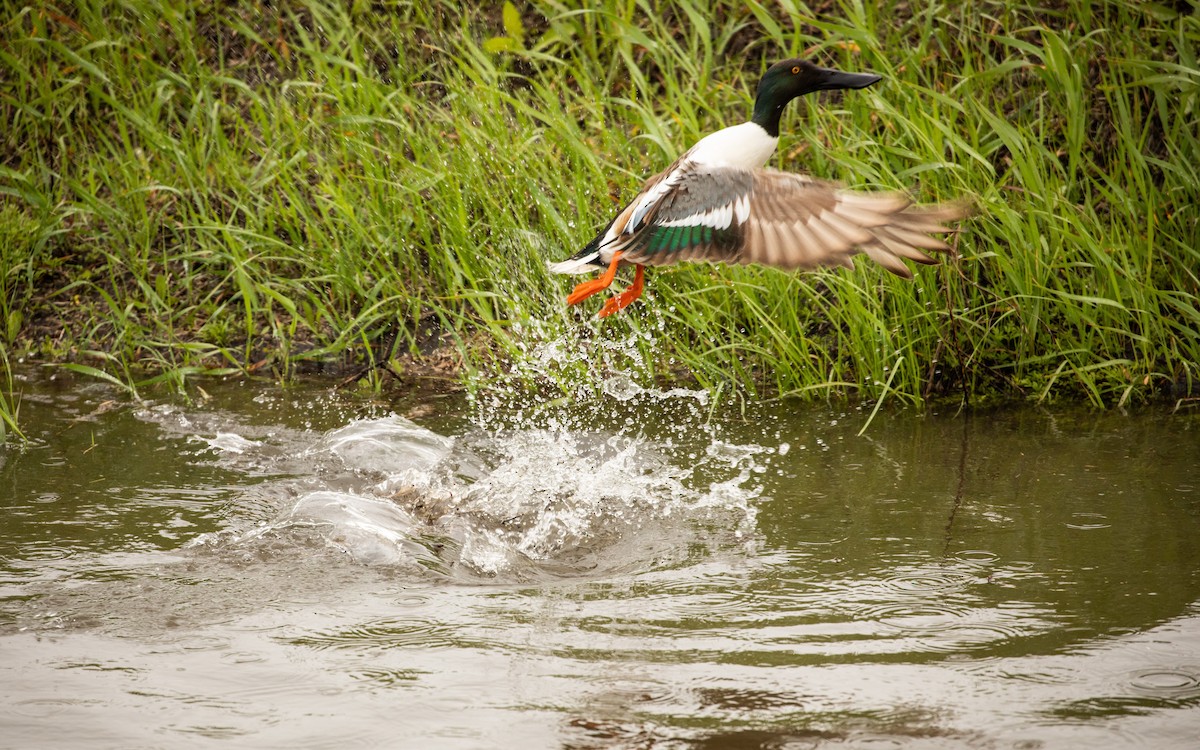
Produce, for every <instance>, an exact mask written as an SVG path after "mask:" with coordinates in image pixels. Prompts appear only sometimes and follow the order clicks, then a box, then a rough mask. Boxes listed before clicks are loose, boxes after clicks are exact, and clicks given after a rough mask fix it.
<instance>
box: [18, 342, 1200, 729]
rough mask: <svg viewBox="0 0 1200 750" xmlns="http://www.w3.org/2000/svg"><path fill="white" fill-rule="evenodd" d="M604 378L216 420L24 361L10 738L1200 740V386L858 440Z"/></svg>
mask: <svg viewBox="0 0 1200 750" xmlns="http://www.w3.org/2000/svg"><path fill="white" fill-rule="evenodd" d="M556 356H558V355H557V354H555V353H554V352H553V351H549V350H541V351H539V352H538V353H537V357H536V358H537V359H538V361H541V362H543V363H545V362H552V361H554V358H555V357H556ZM595 372H596V374H595V375H594V378H595V380H594V382H591V383H589V384H586V385H587V387H581V388H580V389H579V390H578V392H576V393H575V394H574V395H573V397H572V398H568V399H561V400H558V401H542V400H539V399H537V398H536V397H532V396H527V395H522V394H521V392H519V391H517V390H516V389H514V388H510V387H509V384H503V387H500V388H498V389H497V390H495V391H494V392H491V393H488V392H484V393H481V394H479V395H477V396H476V397H475V398H473V399H471V400H467V399H464V398H463V397H461V396H449V397H436V396H429V395H424V396H414V397H412V398H411V399H408V400H402V401H397V402H389V403H375V402H371V401H365V400H363V399H359V398H354V397H351V396H347V395H343V394H337V393H333V392H331V391H330V390H329V389H328V388H326V387H323V386H320V385H309V386H302V387H297V388H294V389H289V390H281V389H279V388H278V387H277V386H275V385H273V384H269V383H268V384H255V383H247V382H239V381H227V382H224V383H217V382H210V383H205V384H204V388H205V390H206V391H207V392H208V393H209V394H211V398H209V399H208V400H206V401H203V402H198V403H194V404H190V405H187V404H180V403H176V402H173V401H170V400H159V401H150V402H146V403H142V404H133V403H130V402H128V401H127V400H125V399H123V398H121V397H120V396H119V395H118V394H115V393H114V392H113V391H111V390H109V389H108V388H107V387H105V386H103V385H100V384H95V383H91V382H88V381H78V380H65V379H61V378H60V379H57V380H54V381H50V380H47V379H45V378H39V377H34V376H33V375H32V374H29V373H24V378H25V383H24V386H23V390H24V399H23V402H22V405H21V415H22V420H23V422H24V424H26V425H27V426H28V427H29V432H30V433H31V436H32V438H33V443H32V445H31V446H30V447H29V448H28V449H26V450H25V451H16V450H13V449H7V450H6V451H5V452H4V453H2V454H0V462H2V463H0V481H2V485H0V486H2V489H0V503H2V507H3V511H2V512H3V516H2V518H3V521H2V524H3V525H2V528H3V535H2V536H0V700H2V701H3V704H4V705H5V707H6V710H5V711H4V712H3V714H2V715H0V747H13V748H27V747H51V746H52V747H60V748H92V747H96V748H99V747H122V748H129V747H166V746H171V747H178V746H184V747H284V746H286V747H294V748H320V747H346V746H350V747H388V748H392V747H402V748H407V747H413V748H425V747H437V748H481V747H530V748H534V747H562V748H599V747H622V748H634V747H636V748H717V747H731V748H759V747H770V748H784V747H786V748H826V747H871V748H876V747H905V748H910V747H911V748H960V747H977V748H1043V747H1044V748H1056V747H1064V748H1075V747H1095V748H1104V747H1136V746H1144V747H1155V748H1176V747H1178V748H1185V747H1194V746H1195V738H1196V737H1200V710H1197V708H1198V707H1200V470H1198V469H1197V458H1198V457H1200V417H1198V416H1197V414H1196V411H1195V409H1192V410H1190V411H1188V410H1183V411H1181V412H1180V413H1175V414H1171V413H1168V412H1166V411H1161V410H1152V411H1146V412H1142V413H1137V414H1122V413H1095V412H1088V411H1077V410H1055V409H1040V410H1039V409H1032V408H1026V409H1016V410H1000V411H991V412H980V413H974V414H971V415H969V416H968V415H955V414H952V413H946V414H938V413H932V414H926V415H917V414H912V413H896V414H891V415H889V414H886V412H885V413H881V414H880V415H879V416H878V417H877V418H876V420H875V422H873V423H872V425H871V426H870V429H869V430H868V431H867V432H866V434H865V435H864V436H863V437H857V436H856V433H857V432H858V431H859V429H860V428H861V427H862V425H863V423H864V422H865V421H866V419H867V414H868V412H867V411H858V410H847V409H835V410H831V409H829V408H822V407H811V406H802V405H798V404H794V403H775V404H766V405H761V406H759V407H755V408H754V409H752V410H751V411H750V412H748V413H747V414H745V415H744V416H743V415H741V414H737V415H725V416H721V415H720V413H719V412H718V414H717V415H716V416H715V417H714V418H713V419H712V420H711V421H710V420H709V411H710V409H711V408H712V405H711V404H710V403H708V400H707V397H706V394H703V393H699V392H694V391H689V390H686V389H675V390H673V391H666V392H664V391H662V390H658V389H655V388H654V387H652V386H649V385H647V384H646V383H644V382H641V381H639V379H638V378H637V376H635V375H630V374H627V373H623V372H614V371H613V370H611V369H605V368H597V369H596V371H595ZM548 373H549V371H548V370H545V371H542V372H541V375H545V376H548ZM527 374H528V373H526V375H527ZM522 377H523V376H522Z"/></svg>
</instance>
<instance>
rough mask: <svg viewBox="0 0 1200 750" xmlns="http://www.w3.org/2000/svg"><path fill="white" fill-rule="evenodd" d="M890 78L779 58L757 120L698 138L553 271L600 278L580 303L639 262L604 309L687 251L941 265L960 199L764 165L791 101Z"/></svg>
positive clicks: (777, 262)
mask: <svg viewBox="0 0 1200 750" xmlns="http://www.w3.org/2000/svg"><path fill="white" fill-rule="evenodd" d="M881 80H883V77H882V76H879V75H876V74H874V73H848V72H843V71H840V70H835V69H833V68H827V67H821V66H819V65H817V64H815V63H813V62H811V61H809V60H806V59H803V58H791V59H787V60H782V61H780V62H777V63H775V64H774V65H772V66H770V67H769V68H768V69H767V71H766V73H764V74H763V76H762V78H761V79H760V80H759V83H758V89H757V91H756V94H755V99H754V109H753V111H752V113H751V117H750V119H749V121H747V122H743V123H741V124H739V125H733V126H730V127H727V128H724V129H722V130H718V131H717V132H715V133H712V134H710V135H708V136H705V137H704V138H702V139H701V140H699V141H698V142H697V143H696V144H695V145H694V146H692V147H691V148H690V149H688V150H687V151H686V152H685V153H684V154H683V155H682V156H680V157H679V158H678V159H677V160H676V161H675V162H674V163H673V164H671V166H669V167H667V168H666V169H665V170H664V171H662V172H660V173H659V174H657V175H655V176H653V177H651V178H650V179H648V180H646V182H645V183H644V184H643V185H642V189H641V192H639V193H638V194H637V195H636V196H635V197H634V198H633V200H631V201H630V202H629V203H628V204H626V205H625V207H624V208H622V209H621V211H620V212H618V213H617V215H616V216H614V217H613V219H612V220H611V221H610V222H608V225H607V226H605V227H604V228H603V229H601V230H600V232H599V233H598V234H597V235H596V236H595V238H593V239H592V241H591V242H589V243H588V244H587V245H585V246H584V247H583V249H581V250H580V251H579V252H577V253H575V254H574V255H572V256H571V257H570V258H567V259H566V260H564V261H561V262H558V263H550V264H549V268H550V270H551V271H552V272H554V273H561V274H585V273H593V272H595V271H596V270H597V269H599V270H601V271H603V273H601V274H600V276H598V277H596V278H592V279H589V280H587V281H584V282H582V283H580V284H578V285H577V286H575V288H574V289H573V290H572V292H571V293H570V295H569V296H568V297H567V304H568V305H576V304H579V303H580V302H583V301H584V300H586V299H588V298H589V297H591V296H593V295H595V294H598V293H600V292H602V291H604V290H606V289H608V288H609V287H611V286H612V284H613V281H614V280H615V278H616V274H617V269H618V268H619V267H623V266H629V265H632V266H634V267H635V271H634V278H633V284H632V285H630V286H629V287H628V288H627V289H625V290H624V291H622V292H621V293H620V294H617V295H616V296H613V297H611V298H609V299H608V300H607V301H606V302H605V304H604V306H603V307H602V308H601V310H600V313H599V317H602V318H603V317H607V316H609V315H612V314H613V313H615V312H617V311H619V310H622V309H624V308H626V307H628V306H629V305H630V304H632V303H633V302H634V301H635V300H637V299H638V298H639V297H640V296H641V295H642V292H643V291H644V289H645V268H646V266H665V265H670V264H674V263H679V262H683V261H709V262H715V263H739V264H752V263H753V264H759V265H764V266H771V267H775V268H782V269H787V270H798V269H813V268H818V267H834V266H845V267H849V268H853V267H854V264H853V263H852V262H851V258H852V257H853V256H855V255H858V254H860V253H861V254H865V255H866V256H867V257H868V258H870V259H871V260H872V261H874V262H875V263H877V264H879V265H880V266H883V268H885V269H887V270H888V271H890V272H892V273H894V274H896V275H897V276H901V277H904V278H909V279H911V278H912V275H913V274H912V270H911V269H910V268H909V267H908V265H906V264H905V262H904V261H906V260H909V261H914V262H916V263H921V264H933V263H936V262H937V261H935V260H934V259H933V258H931V257H930V256H929V255H927V254H926V252H927V251H929V252H948V251H949V250H950V247H949V245H947V244H946V242H945V241H944V240H943V239H941V238H939V237H937V236H935V235H945V234H949V233H951V232H953V231H955V230H954V229H953V228H952V226H949V225H951V224H952V223H953V222H955V221H958V220H959V219H961V218H963V217H964V216H965V215H966V211H965V209H964V207H963V206H962V204H943V205H926V206H919V205H916V204H914V203H913V202H912V201H911V200H910V199H909V198H908V197H907V196H906V195H904V194H901V193H894V192H856V191H851V190H846V189H843V188H842V186H841V185H839V184H837V183H834V182H828V181H824V180H819V179H816V178H813V177H810V176H808V175H803V174H798V173H793V172H782V171H777V170H773V169H766V168H765V165H766V163H767V161H768V160H769V159H770V158H771V156H772V155H773V154H774V153H775V147H776V146H777V145H778V143H779V124H780V118H781V117H782V115H783V111H784V108H786V107H787V105H788V103H789V102H791V101H792V100H793V99H795V98H797V97H800V96H804V95H805V94H811V93H815V92H818V91H835V90H840V89H865V88H867V87H868V86H873V85H875V84H876V83H878V82H879V81H881Z"/></svg>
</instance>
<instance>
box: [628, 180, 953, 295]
mask: <svg viewBox="0 0 1200 750" xmlns="http://www.w3.org/2000/svg"><path fill="white" fill-rule="evenodd" d="M666 174H668V176H669V177H677V179H674V180H666V179H664V180H661V181H659V183H658V184H657V185H655V186H652V187H651V188H650V189H649V190H644V191H643V193H642V194H641V195H639V199H641V200H639V199H635V200H634V202H632V203H631V204H630V205H629V206H628V207H626V209H625V211H624V212H622V215H621V216H618V218H617V220H616V221H615V222H614V224H613V227H612V228H611V229H610V230H609V232H610V234H613V237H612V240H611V241H610V246H611V247H612V249H613V250H620V251H621V252H622V256H621V257H622V259H623V260H626V261H629V262H631V263H638V264H642V265H652V266H660V265H667V264H670V263H678V262H680V261H685V260H708V261H714V262H725V263H760V264H763V265H768V266H775V267H778V268H787V269H796V268H815V267H818V266H838V265H841V266H851V262H850V258H851V257H852V256H854V255H856V254H858V253H865V254H866V255H867V257H869V258H871V260H873V261H875V262H877V263H879V264H880V265H882V266H883V267H884V268H886V269H887V270H889V271H891V272H892V273H894V274H897V275H899V276H903V277H905V278H911V277H912V271H910V270H909V268H908V267H907V266H906V265H905V264H904V262H903V261H904V260H906V259H907V260H912V261H916V262H918V263H934V262H935V261H934V260H933V259H932V258H930V257H929V256H928V255H926V254H925V252H924V251H946V250H949V246H947V245H946V243H945V242H943V241H942V240H940V239H938V238H936V237H931V236H930V235H931V234H943V233H946V232H951V231H953V229H952V228H951V227H949V226H946V225H947V224H949V223H951V222H954V221H956V220H958V219H960V218H962V217H963V216H965V215H966V212H965V210H964V209H963V207H961V206H956V205H943V206H924V207H922V206H915V205H913V204H912V202H911V201H910V200H909V199H908V198H906V197H905V196H903V195H900V194H897V193H859V192H851V191H847V190H842V189H840V188H839V187H838V186H837V185H835V184H833V183H829V182H822V181H820V180H815V179H813V178H811V177H806V176H804V175H798V174H791V173H787V172H776V171H773V170H765V169H762V170H745V169H735V168H727V167H707V166H696V165H690V167H689V168H687V169H683V170H680V171H679V172H678V174H677V175H676V174H675V173H671V172H668V173H666ZM666 182H671V183H672V184H669V185H666V187H665V188H660V187H659V186H661V185H663V184H664V183H666ZM656 192H657V193H658V194H657V195H656V194H655V193H656ZM647 198H653V200H652V201H648V200H646V199H647ZM626 214H628V215H626ZM622 219H625V221H624V222H622V221H621V220H622ZM618 226H619V227H620V231H614V230H616V229H617V228H618Z"/></svg>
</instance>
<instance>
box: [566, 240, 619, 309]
mask: <svg viewBox="0 0 1200 750" xmlns="http://www.w3.org/2000/svg"><path fill="white" fill-rule="evenodd" d="M620 261H621V251H619V250H618V251H617V252H615V253H613V257H612V262H611V263H609V264H608V270H607V271H605V272H604V273H602V274H600V275H599V276H597V277H596V278H594V279H591V280H589V281H585V282H583V283H582V284H579V285H578V286H576V287H575V290H574V291H572V292H571V294H570V296H568V297H567V304H568V305H577V304H579V303H580V302H583V301H584V300H585V299H587V298H588V297H591V296H592V295H593V294H595V293H596V292H600V291H603V290H605V289H608V288H609V287H610V286H612V283H613V279H614V278H616V275H617V264H618V263H619V262H620Z"/></svg>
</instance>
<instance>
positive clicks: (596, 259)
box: [546, 221, 612, 273]
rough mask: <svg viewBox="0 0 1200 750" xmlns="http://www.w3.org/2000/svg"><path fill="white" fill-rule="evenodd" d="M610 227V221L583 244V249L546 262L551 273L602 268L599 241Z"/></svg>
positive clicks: (582, 271)
mask: <svg viewBox="0 0 1200 750" xmlns="http://www.w3.org/2000/svg"><path fill="white" fill-rule="evenodd" d="M611 227H612V222H611V221H610V222H609V223H608V226H606V227H604V229H601V230H600V233H599V234H597V235H596V236H595V237H593V238H592V241H591V242H589V243H587V244H586V245H584V247H583V249H582V250H580V251H579V252H577V253H575V254H574V255H572V256H571V257H570V258H567V259H566V260H564V261H559V262H558V263H547V264H546V265H548V266H549V267H550V272H551V273H591V272H592V271H595V270H596V269H597V268H604V261H602V260H600V243H601V242H602V241H603V240H604V235H606V234H608V230H609V228H611Z"/></svg>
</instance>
